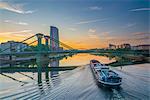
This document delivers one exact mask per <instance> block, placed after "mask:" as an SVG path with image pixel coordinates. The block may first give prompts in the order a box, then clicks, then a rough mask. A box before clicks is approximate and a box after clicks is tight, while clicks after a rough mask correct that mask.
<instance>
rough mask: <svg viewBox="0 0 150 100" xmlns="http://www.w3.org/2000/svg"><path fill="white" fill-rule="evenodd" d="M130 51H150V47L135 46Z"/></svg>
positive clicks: (146, 45)
mask: <svg viewBox="0 0 150 100" xmlns="http://www.w3.org/2000/svg"><path fill="white" fill-rule="evenodd" d="M131 49H132V50H150V45H148V44H145V45H137V46H132V48H131Z"/></svg>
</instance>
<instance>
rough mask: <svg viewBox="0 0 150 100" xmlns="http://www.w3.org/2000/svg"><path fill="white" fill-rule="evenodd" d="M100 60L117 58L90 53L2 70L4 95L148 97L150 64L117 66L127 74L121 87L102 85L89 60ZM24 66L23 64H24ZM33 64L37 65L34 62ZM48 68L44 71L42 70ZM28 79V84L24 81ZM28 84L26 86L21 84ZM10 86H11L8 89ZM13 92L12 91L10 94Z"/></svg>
mask: <svg viewBox="0 0 150 100" xmlns="http://www.w3.org/2000/svg"><path fill="white" fill-rule="evenodd" d="M91 59H97V60H99V61H100V62H102V63H110V62H113V61H115V59H109V58H107V57H103V56H94V55H89V54H77V55H74V56H73V57H69V58H67V59H66V58H64V59H63V60H60V61H59V60H58V59H53V60H50V61H48V62H39V63H37V64H36V66H38V72H15V73H2V74H1V75H0V80H1V84H0V89H1V91H0V98H1V97H4V99H7V98H8V95H9V96H10V97H11V99H33V100H35V99H43V100H45V99H50V100H51V99H54V100H79V99H81V100H124V99H125V100H148V99H149V93H150V90H149V89H148V87H149V82H150V77H149V64H141V65H132V66H124V67H122V68H114V70H115V71H116V72H117V73H119V74H120V75H121V76H122V77H123V83H122V85H121V87H120V88H119V89H110V88H104V87H98V86H97V85H96V81H95V79H94V77H93V75H92V72H91V70H90V68H89V65H88V63H89V61H90V60H91ZM59 63H60V66H67V65H71V66H72V65H82V66H81V67H78V68H76V69H74V70H71V71H64V72H61V71H48V70H47V68H48V67H58V66H59ZM20 66H22V65H20ZM30 66H35V63H34V64H30ZM42 68H44V69H45V71H44V72H42V71H41V69H42ZM24 82H26V83H24ZM21 85H24V86H21ZM12 87H14V88H12ZM8 88H9V89H8ZM9 93H10V94H9Z"/></svg>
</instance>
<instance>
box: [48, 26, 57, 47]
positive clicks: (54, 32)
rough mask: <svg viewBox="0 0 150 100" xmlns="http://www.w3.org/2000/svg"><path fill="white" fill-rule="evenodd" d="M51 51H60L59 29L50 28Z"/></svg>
mask: <svg viewBox="0 0 150 100" xmlns="http://www.w3.org/2000/svg"><path fill="white" fill-rule="evenodd" d="M50 37H51V40H50V50H59V32H58V28H57V27H54V26H50Z"/></svg>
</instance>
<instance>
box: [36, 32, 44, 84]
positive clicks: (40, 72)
mask: <svg viewBox="0 0 150 100" xmlns="http://www.w3.org/2000/svg"><path fill="white" fill-rule="evenodd" d="M36 36H37V39H38V45H37V48H38V54H37V55H36V62H37V71H38V83H41V82H42V63H41V59H42V55H41V51H42V38H43V34H41V33H38V34H36Z"/></svg>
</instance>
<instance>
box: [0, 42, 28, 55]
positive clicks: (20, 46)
mask: <svg viewBox="0 0 150 100" xmlns="http://www.w3.org/2000/svg"><path fill="white" fill-rule="evenodd" d="M28 47H29V46H28V44H26V43H21V42H16V41H8V42H4V43H1V45H0V49H1V51H3V52H5V53H6V52H7V53H9V52H21V51H24V50H25V49H26V48H28Z"/></svg>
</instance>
